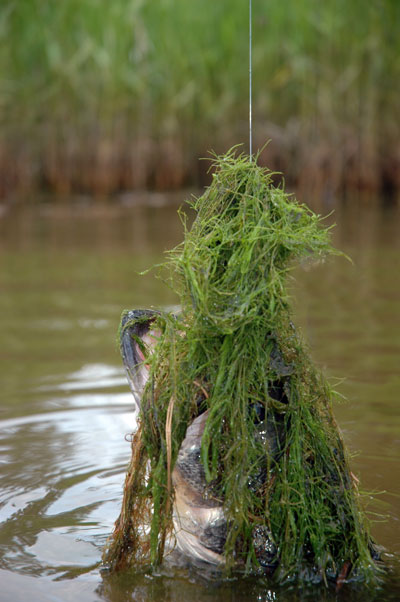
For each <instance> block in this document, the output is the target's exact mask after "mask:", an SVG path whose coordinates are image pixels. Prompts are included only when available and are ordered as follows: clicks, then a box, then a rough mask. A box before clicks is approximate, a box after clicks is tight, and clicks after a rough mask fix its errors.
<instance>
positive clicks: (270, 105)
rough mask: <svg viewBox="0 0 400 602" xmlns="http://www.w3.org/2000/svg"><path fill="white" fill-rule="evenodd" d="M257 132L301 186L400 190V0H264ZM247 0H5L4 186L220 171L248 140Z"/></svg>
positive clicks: (110, 184)
mask: <svg viewBox="0 0 400 602" xmlns="http://www.w3.org/2000/svg"><path fill="white" fill-rule="evenodd" d="M253 5H254V6H253V139H254V148H255V149H257V148H260V147H262V146H263V145H264V144H265V142H266V141H267V140H268V139H271V142H270V143H269V144H268V145H267V147H266V148H265V150H264V152H263V153H262V154H261V156H260V164H261V165H265V164H268V166H269V167H270V168H271V169H273V170H278V171H281V172H283V173H284V174H285V178H286V182H287V184H288V185H290V186H292V187H296V188H297V190H298V191H300V194H301V192H303V191H304V192H307V193H315V194H319V195H322V196H323V197H325V198H328V199H329V198H332V199H333V201H332V202H334V199H335V198H336V195H339V196H343V195H345V194H347V193H353V192H354V191H367V192H372V193H378V192H379V193H380V194H382V195H390V194H392V195H395V194H397V193H398V191H399V190H400V135H399V125H398V82H399V81H400V41H399V36H398V33H397V31H396V30H397V24H398V23H399V22H400V3H399V2H398V1H397V0H382V1H381V2H370V3H365V2H363V1H361V0H354V2H352V3H350V4H349V3H348V2H345V0H336V2H334V3H330V2H326V3H321V2H318V1H317V0H300V1H299V0H296V1H294V0H290V1H289V2H286V3H282V2H279V1H278V0H271V1H270V2H268V4H267V5H266V4H265V3H263V2H257V1H256V2H253ZM247 11H248V6H247V2H243V0H230V2H229V3H228V2H224V1H221V2H217V3H216V2H214V1H211V0H203V2H202V3H201V5H200V4H199V3H193V2H190V3H189V2H187V1H186V0H174V1H172V0H163V1H160V2H144V1H143V0H114V1H113V2H112V3H111V2H110V3H98V2H93V1H91V0H79V1H78V0H68V1H67V0H65V1H64V2H62V3H60V2H57V3H55V2H48V1H45V2H43V0H29V2H28V1H19V2H18V3H16V2H12V1H11V0H7V1H6V2H5V3H3V4H2V6H1V7H0V72H1V74H2V77H1V78H0V126H1V127H0V199H7V198H12V197H14V198H15V197H17V196H24V195H25V194H26V193H27V192H32V191H35V190H36V191H44V192H51V193H52V194H53V193H55V194H56V195H61V196H62V195H70V194H74V193H85V194H94V195H95V196H98V197H105V196H108V195H113V194H115V193H119V192H122V191H126V190H143V189H150V190H172V189H179V188H182V187H187V186H203V185H205V184H208V183H209V181H210V180H209V176H208V175H207V170H208V166H209V162H207V161H199V157H207V156H208V151H210V150H214V151H215V152H217V153H221V152H225V151H226V149H227V148H229V147H230V146H232V145H233V144H238V143H243V149H244V150H245V151H246V150H247V140H248V65H247V61H248V33H247V25H248V12H247Z"/></svg>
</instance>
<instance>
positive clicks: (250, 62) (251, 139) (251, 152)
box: [249, 0, 253, 162]
mask: <svg viewBox="0 0 400 602" xmlns="http://www.w3.org/2000/svg"><path fill="white" fill-rule="evenodd" d="M252 38H253V28H252V0H249V155H250V162H251V161H252V160H253V157H252V155H253V131H252V126H253V124H252V79H253V77H252V76H253V74H252V48H251V47H252Z"/></svg>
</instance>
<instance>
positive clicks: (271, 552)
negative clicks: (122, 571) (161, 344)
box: [120, 309, 288, 573]
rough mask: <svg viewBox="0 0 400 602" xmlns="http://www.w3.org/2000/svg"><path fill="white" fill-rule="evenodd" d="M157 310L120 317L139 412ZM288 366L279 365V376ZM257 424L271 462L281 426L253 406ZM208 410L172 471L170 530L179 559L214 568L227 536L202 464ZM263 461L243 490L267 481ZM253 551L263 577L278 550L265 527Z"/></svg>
mask: <svg viewBox="0 0 400 602" xmlns="http://www.w3.org/2000/svg"><path fill="white" fill-rule="evenodd" d="M160 313H161V312H159V311H155V310H149V309H135V310H126V311H125V312H124V313H123V315H122V318H121V326H120V349H121V356H122V361H123V365H124V368H125V372H126V376H127V380H128V383H129V386H130V389H131V391H132V394H133V397H134V401H135V411H136V412H139V411H140V407H141V397H142V393H143V390H144V387H145V386H146V383H147V382H148V380H149V365H148V364H147V363H146V358H147V357H148V356H149V354H151V353H152V351H153V350H154V347H155V345H156V343H157V341H158V340H159V338H160V336H161V332H160V331H159V329H158V328H157V325H156V324H157V317H158V316H160ZM276 361H278V359H277V360H276ZM285 370H286V371H287V370H288V368H287V366H285V367H284V368H283V372H284V371H285ZM271 395H275V396H276V398H277V399H279V401H280V402H282V401H283V402H284V396H285V393H284V391H283V387H282V385H281V383H279V382H277V383H276V384H275V386H274V387H273V388H272V389H271ZM253 410H255V411H254V416H255V417H256V418H255V419H256V420H257V422H258V424H257V436H259V437H260V439H261V440H265V441H266V442H267V447H268V449H269V453H270V454H272V455H273V456H274V457H275V459H276V458H277V457H278V455H279V453H281V452H280V450H281V449H282V448H283V440H284V429H283V424H279V423H276V422H274V423H271V422H269V421H267V420H266V419H265V415H264V408H263V406H261V404H260V407H255V408H254V407H253ZM208 413H209V411H208V410H207V409H206V410H205V411H203V412H202V413H200V414H199V415H198V416H197V417H196V418H194V420H193V421H192V423H191V424H190V425H189V426H188V428H187V430H186V434H185V437H184V439H183V441H182V444H181V447H180V449H179V452H178V456H177V460H176V462H175V466H174V468H173V472H172V485H173V488H174V503H173V527H174V541H175V547H176V548H177V549H178V550H179V552H181V553H182V554H183V555H184V556H186V557H188V558H190V559H192V560H195V561H201V562H205V563H208V564H210V565H214V566H218V565H223V564H224V546H225V542H226V537H227V528H228V525H227V520H226V517H225V514H224V507H223V501H221V499H219V498H216V497H213V496H212V495H210V494H209V488H208V484H207V481H206V476H205V471H204V467H203V463H202V461H201V440H202V435H203V432H204V427H205V424H206V421H207V417H208ZM266 465H267V462H261V463H260V467H259V469H258V470H257V471H256V473H255V475H254V479H253V480H252V481H253V482H249V487H255V488H257V487H259V485H260V482H263V481H264V482H265V480H266V479H267V478H268V475H267V474H266V472H267V471H266V468H265V466H266ZM252 535H253V537H252V539H253V547H254V551H255V554H256V557H257V560H258V562H259V564H260V567H261V568H262V569H263V571H264V572H265V573H272V572H273V571H274V570H275V568H276V566H277V564H278V561H277V557H278V552H277V549H276V546H275V544H274V542H273V539H272V536H271V533H270V532H269V530H268V529H267V528H266V527H265V526H255V527H254V530H253V534H252Z"/></svg>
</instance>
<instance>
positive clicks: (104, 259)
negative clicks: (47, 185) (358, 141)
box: [0, 205, 400, 602]
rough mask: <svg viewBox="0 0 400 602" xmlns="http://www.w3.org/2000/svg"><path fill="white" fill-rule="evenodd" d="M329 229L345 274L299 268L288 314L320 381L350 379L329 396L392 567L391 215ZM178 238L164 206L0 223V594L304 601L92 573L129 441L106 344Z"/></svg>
mask: <svg viewBox="0 0 400 602" xmlns="http://www.w3.org/2000/svg"><path fill="white" fill-rule="evenodd" d="M335 219H336V221H337V222H338V223H339V227H338V228H337V229H336V233H335V239H336V244H337V246H339V247H340V248H342V249H343V250H344V251H346V252H347V253H349V254H350V255H351V256H352V258H353V260H354V262H355V264H354V265H351V264H350V263H349V262H347V261H345V260H344V259H335V261H330V262H329V263H328V264H326V265H322V266H316V267H315V268H314V269H311V270H308V269H306V270H304V269H301V268H300V269H298V270H297V271H296V276H297V281H298V284H297V285H296V299H297V300H296V313H297V315H298V321H299V322H300V324H302V327H303V331H304V333H305V335H306V337H307V339H308V341H309V343H310V346H311V349H312V354H313V356H314V358H315V359H316V361H318V362H319V363H320V364H321V365H322V366H323V367H324V369H326V371H327V373H328V374H329V375H330V377H332V378H333V377H338V378H340V377H345V380H344V382H341V383H340V385H339V390H340V392H341V393H343V394H344V395H346V396H347V397H348V398H349V399H350V403H347V404H346V403H345V404H342V405H339V406H337V408H336V412H335V413H336V416H337V418H338V422H339V423H340V425H341V427H342V429H343V431H344V435H345V438H346V440H347V442H348V443H349V445H350V446H351V448H352V449H354V450H360V453H359V455H358V456H357V457H356V458H354V463H353V465H354V468H355V471H356V472H358V473H360V475H361V478H362V483H363V485H364V486H365V487H366V488H368V489H370V490H374V491H377V492H381V493H379V495H378V496H377V499H378V503H377V502H375V503H374V505H373V506H371V507H370V510H372V511H374V512H377V513H380V514H383V515H387V516H388V518H387V519H386V520H385V521H384V522H378V523H376V524H375V525H374V529H373V530H374V534H375V537H376V539H377V540H378V541H379V542H380V543H382V544H383V545H384V546H385V547H386V548H387V551H388V558H389V562H390V563H391V564H393V565H394V566H397V565H396V562H397V560H396V557H397V558H398V557H399V556H400V543H399V542H400V522H399V517H400V479H399V477H400V470H399V468H400V461H399V447H400V418H399V415H398V409H397V408H398V394H399V391H400V373H399V370H398V364H399V351H400V334H399V332H398V330H396V327H397V326H398V309H399V300H400V283H399V281H398V258H399V246H400V239H399V237H398V228H399V225H400V219H399V214H398V212H396V211H394V210H392V211H391V212H386V213H384V212H376V211H374V210H371V209H369V210H367V209H365V208H363V207H358V208H357V207H356V206H355V205H352V206H350V207H347V208H346V207H344V208H343V209H342V210H341V211H339V212H338V213H337V214H336V216H335ZM181 235H182V232H181V224H180V221H179V219H178V218H177V216H176V207H175V206H172V207H171V206H161V207H158V208H154V207H152V208H149V207H147V208H145V207H143V206H140V205H139V206H132V207H100V208H97V209H96V210H94V209H92V208H87V207H86V206H84V205H83V206H77V207H75V208H74V207H71V206H69V207H65V208H64V207H61V208H60V207H58V208H53V207H52V206H50V205H46V206H42V207H41V208H40V210H39V211H37V210H36V208H35V210H33V209H31V208H29V207H28V208H25V209H19V210H18V211H17V210H15V211H14V212H12V213H10V214H8V215H6V216H5V217H3V219H2V221H0V252H1V254H0V269H1V272H0V286H1V293H2V294H1V296H0V330H1V340H2V345H1V348H0V359H1V363H0V372H1V382H2V389H1V406H0V412H1V413H0V467H1V493H0V520H1V526H0V577H1V582H2V586H1V591H0V600H11V599H12V600H25V599H26V595H27V592H28V593H29V598H30V599H31V600H34V601H36V600H37V601H39V600H40V601H42V600H44V601H46V600H63V601H64V600H80V601H82V602H86V601H89V600H90V601H93V600H109V601H110V602H116V601H120V600H121V601H122V600H167V599H168V600H178V599H179V600H182V599H190V600H193V601H194V600H210V599H213V600H225V599H227V598H228V599H230V600H243V599H247V600H265V601H268V600H292V599H293V600H295V599H296V600H297V599H299V598H298V592H297V593H288V592H285V593H282V592H276V591H274V590H273V589H271V588H270V587H269V585H268V583H263V582H262V581H260V580H257V581H254V580H240V581H236V582H234V583H229V582H228V583H221V582H218V581H216V580H215V579H214V580H210V579H208V578H207V575H203V576H201V575H199V574H198V573H196V574H189V575H188V574H187V572H185V571H183V570H182V572H181V573H177V572H175V573H168V570H167V569H165V571H164V573H163V575H162V576H159V577H156V576H149V575H140V574H138V575H119V576H107V575H103V576H101V574H100V572H99V561H100V556H101V550H102V546H103V545H104V543H105V541H106V539H107V536H108V535H109V533H110V532H111V530H112V527H113V523H114V521H115V519H116V518H117V516H118V513H119V509H120V504H121V494H122V486H123V481H124V475H125V469H126V465H127V462H128V460H129V456H130V445H129V443H128V441H127V440H126V439H125V435H127V434H129V433H130V432H131V431H132V430H133V429H134V425H135V416H134V414H133V411H132V409H133V404H132V398H131V394H130V393H129V392H128V387H127V385H126V382H125V376H124V373H123V370H122V367H121V363H120V359H119V353H118V348H117V345H116V331H117V326H118V322H119V315H120V313H121V311H122V309H124V308H129V307H149V306H151V305H152V304H156V305H159V306H166V305H171V304H173V303H175V302H176V299H175V296H174V294H173V293H172V292H171V291H170V290H169V289H168V288H167V287H165V286H164V285H163V284H162V282H160V281H159V280H157V279H156V278H155V274H154V273H150V274H148V275H145V276H139V275H138V272H139V271H140V270H143V269H144V268H147V267H149V266H150V265H152V264H154V263H157V262H158V261H159V260H160V259H161V256H162V252H163V251H164V250H165V249H168V248H171V247H173V246H174V245H175V244H177V243H178V242H179V241H180V239H181ZM305 267H306V268H307V266H305ZM396 570H397V571H398V569H396ZM399 591H400V590H399V589H398V585H397V586H396V585H394V584H391V585H390V586H388V590H387V591H386V592H385V593H381V594H379V595H378V596H377V598H376V599H377V600H378V599H385V600H389V599H392V600H397V599H398V598H399V597H400V594H399ZM315 595H316V592H315V591H314V592H313V593H312V594H311V596H314V598H313V597H311V598H310V599H315ZM382 596H384V597H382ZM318 597H319V598H320V599H324V596H323V594H322V593H321V592H320V593H318ZM342 597H343V599H349V600H353V601H354V600H358V597H357V594H356V593H354V592H352V593H351V594H346V592H344V594H343V596H342ZM303 598H304V596H303ZM326 599H331V598H329V596H328V597H326ZM332 599H335V598H334V597H333V598H332ZM360 599H361V598H360ZM371 599H372V598H371Z"/></svg>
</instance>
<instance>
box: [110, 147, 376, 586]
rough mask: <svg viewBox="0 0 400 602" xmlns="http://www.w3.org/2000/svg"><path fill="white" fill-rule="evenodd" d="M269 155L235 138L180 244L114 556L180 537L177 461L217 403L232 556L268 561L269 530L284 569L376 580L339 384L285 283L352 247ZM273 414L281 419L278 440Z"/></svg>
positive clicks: (124, 560)
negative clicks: (263, 549)
mask: <svg viewBox="0 0 400 602" xmlns="http://www.w3.org/2000/svg"><path fill="white" fill-rule="evenodd" d="M256 159H257V158H255V160H254V161H253V162H250V160H249V157H248V156H246V155H239V156H236V155H235V151H234V150H232V151H230V152H229V153H228V154H226V155H224V156H222V157H215V158H214V167H215V173H214V175H213V180H212V184H211V185H210V186H209V187H208V188H207V189H206V191H205V192H204V194H203V195H202V196H201V197H200V198H198V199H195V200H194V201H193V202H192V206H193V208H194V209H195V211H196V212H197V217H196V220H195V222H194V224H193V226H192V228H191V229H190V230H188V229H185V239H184V242H183V243H182V244H181V245H180V246H178V247H177V248H176V249H174V250H173V251H171V252H170V254H169V261H168V262H167V265H166V267H167V268H168V270H169V271H168V274H169V279H170V284H171V285H172V286H173V287H174V288H175V290H176V291H177V292H178V293H179V295H180V300H181V306H182V311H181V313H180V314H179V315H178V316H170V315H164V314H163V315H160V317H159V318H158V320H157V322H158V326H159V328H160V329H161V332H162V335H161V338H160V340H159V342H158V344H157V346H156V349H155V352H154V354H153V355H152V356H151V357H149V358H148V361H149V362H150V380H149V383H148V385H147V386H146V388H145V391H144V394H143V398H142V406H141V413H140V428H139V432H138V434H137V435H136V438H135V442H134V445H133V459H132V462H131V465H130V468H129V473H128V477H127V481H126V485H125V495H124V502H123V510H122V513H121V517H120V519H119V521H118V522H117V526H116V530H115V532H114V535H113V539H112V541H111V543H110V546H109V548H108V551H107V553H106V554H105V560H106V562H107V563H108V564H109V565H110V566H111V567H112V568H114V569H116V568H121V567H123V566H137V565H138V564H150V563H151V564H158V563H160V562H162V559H163V556H164V553H165V542H166V540H167V538H168V537H170V536H172V538H173V534H172V504H173V489H172V486H171V471H172V468H173V465H174V462H175V460H176V457H177V453H178V450H179V448H180V445H181V442H182V440H183V438H184V436H185V432H186V429H187V426H188V425H189V424H190V422H191V421H192V420H193V419H194V418H195V417H196V416H197V415H198V413H199V412H202V411H204V410H206V409H208V410H209V415H208V419H207V422H206V426H205V430H204V434H203V437H202V451H201V459H202V462H203V465H204V469H205V474H206V479H207V481H208V483H209V485H208V487H209V490H210V493H211V494H212V495H213V496H214V497H215V496H216V497H217V498H218V499H220V500H221V503H222V504H223V506H224V512H225V516H226V518H227V539H226V544H225V548H224V555H225V559H226V567H225V568H226V570H227V571H228V572H229V571H230V570H232V569H234V568H239V569H242V570H245V571H247V572H258V571H260V566H259V562H258V559H257V550H256V549H255V544H254V532H255V529H259V530H261V532H264V533H265V532H267V533H268V534H270V537H271V539H272V541H273V543H274V545H275V554H276V557H275V559H274V560H275V562H276V564H277V568H276V570H275V572H274V575H273V578H274V579H275V580H276V581H277V582H281V583H283V582H286V581H287V580H293V581H296V582H300V583H301V582H318V581H323V582H325V583H327V582H328V580H331V581H337V580H339V581H340V579H342V578H344V577H346V578H349V579H354V580H360V581H363V582H366V583H368V584H373V583H376V581H377V579H378V575H379V571H380V569H379V568H378V565H377V563H376V562H375V561H374V560H373V559H372V555H373V545H372V543H371V541H370V538H369V534H368V529H367V526H366V522H365V517H364V515H363V512H362V511H361V508H360V502H359V494H358V491H357V488H356V486H355V484H354V482H353V479H352V476H351V473H350V470H349V465H348V459H347V453H346V450H345V449H344V447H343V442H342V439H341V436H340V433H339V431H338V428H337V426H336V424H335V421H334V418H333V415H332V411H331V402H332V398H333V396H334V392H333V391H332V390H331V388H330V386H329V384H328V383H327V382H326V380H325V379H324V377H323V376H322V375H321V374H320V373H319V371H318V370H317V369H316V367H315V366H314V364H313V363H312V361H311V359H310V357H309V355H308V352H307V348H306V345H305V343H304V341H302V339H301V337H300V336H299V334H298V332H297V331H296V329H295V326H294V325H293V323H292V321H291V320H292V317H291V305H290V299H289V295H288V292H287V282H286V280H287V276H288V273H289V272H290V270H291V269H292V267H293V261H294V260H300V259H307V258H308V257H310V256H314V257H320V258H322V257H325V256H326V255H328V254H332V253H333V254H339V252H338V251H336V250H335V249H333V248H332V246H331V243H330V237H329V229H328V228H326V227H325V228H324V227H321V218H320V217H319V216H317V215H315V214H314V213H313V212H311V211H310V210H309V209H308V208H307V207H306V206H304V205H301V204H299V203H297V202H296V200H295V199H294V198H293V197H292V196H291V195H288V194H287V193H286V192H285V191H284V189H283V188H276V187H275V186H274V185H273V184H272V176H273V174H272V173H271V172H269V171H268V170H265V169H262V168H260V167H259V166H258V165H257V160H256ZM328 269H329V268H328ZM202 391H203V393H202ZM204 392H205V393H204ZM260 408H261V410H262V412H263V414H264V417H263V419H262V421H261V422H260V420H258V419H257V411H259V410H260ZM260 425H261V426H262V427H263V428H266V425H268V428H269V429H271V428H272V430H275V433H276V436H275V441H276V448H277V449H272V447H273V446H272V443H271V438H268V437H267V438H265V437H262V436H260ZM171 432H172V435H173V436H172V437H171ZM260 469H261V471H263V475H264V476H263V478H260ZM143 521H148V523H146V524H148V525H149V526H150V527H149V530H145V529H144V527H143V525H144V522H143Z"/></svg>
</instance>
